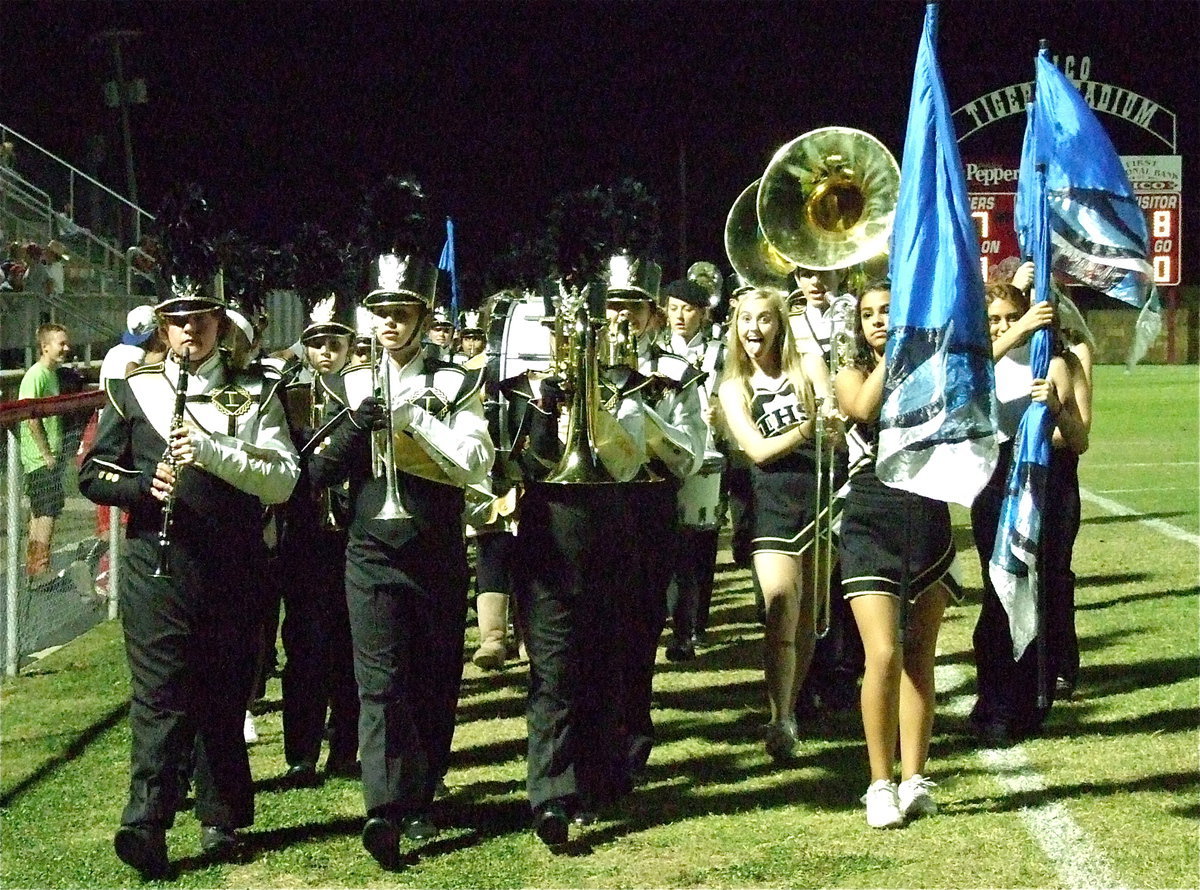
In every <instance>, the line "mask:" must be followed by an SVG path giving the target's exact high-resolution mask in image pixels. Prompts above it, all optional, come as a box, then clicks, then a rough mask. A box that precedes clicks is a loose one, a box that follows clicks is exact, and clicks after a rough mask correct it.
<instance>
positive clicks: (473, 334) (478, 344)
mask: <svg viewBox="0 0 1200 890" xmlns="http://www.w3.org/2000/svg"><path fill="white" fill-rule="evenodd" d="M485 345H486V340H484V336H483V328H482V327H480V324H479V313H478V312H476V311H474V310H468V311H467V312H464V313H463V314H462V320H461V323H460V324H459V328H458V349H459V354H458V355H456V356H455V359H456V360H457V359H458V358H459V357H460V356H461V358H462V361H464V362H465V361H468V360H469V359H473V358H475V356H477V355H480V354H482V353H483V347H484V346H485Z"/></svg>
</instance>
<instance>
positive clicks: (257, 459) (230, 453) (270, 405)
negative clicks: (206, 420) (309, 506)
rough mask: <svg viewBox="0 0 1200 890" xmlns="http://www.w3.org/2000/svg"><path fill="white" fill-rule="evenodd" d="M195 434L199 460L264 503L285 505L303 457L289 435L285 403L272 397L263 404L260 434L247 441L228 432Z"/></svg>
mask: <svg viewBox="0 0 1200 890" xmlns="http://www.w3.org/2000/svg"><path fill="white" fill-rule="evenodd" d="M198 432H199V433H200V434H199V435H193V438H192V448H193V450H194V451H195V454H196V463H197V464H198V465H199V466H200V467H202V468H203V469H205V470H207V471H208V472H209V473H212V474H213V475H214V476H216V477H217V478H218V479H222V480H224V481H225V482H228V483H229V484H230V485H232V486H233V487H234V488H237V489H239V490H241V491H244V492H246V493H247V494H252V495H255V496H256V497H258V499H259V500H261V501H262V502H263V503H264V504H282V503H283V502H284V501H286V500H287V499H288V498H289V497H290V496H291V494H292V489H293V488H295V487H296V480H297V479H299V478H300V459H299V457H297V455H296V449H295V448H294V447H293V446H292V439H291V436H290V435H288V430H287V421H286V419H285V417H284V411H283V403H282V402H280V401H279V399H278V398H277V397H274V396H273V397H271V398H270V399H268V400H267V403H266V404H265V405H262V406H260V414H259V418H258V433H257V435H256V437H255V441H253V442H245V441H243V440H241V439H238V438H236V437H234V436H227V435H225V434H224V433H216V432H213V433H204V432H203V431H198Z"/></svg>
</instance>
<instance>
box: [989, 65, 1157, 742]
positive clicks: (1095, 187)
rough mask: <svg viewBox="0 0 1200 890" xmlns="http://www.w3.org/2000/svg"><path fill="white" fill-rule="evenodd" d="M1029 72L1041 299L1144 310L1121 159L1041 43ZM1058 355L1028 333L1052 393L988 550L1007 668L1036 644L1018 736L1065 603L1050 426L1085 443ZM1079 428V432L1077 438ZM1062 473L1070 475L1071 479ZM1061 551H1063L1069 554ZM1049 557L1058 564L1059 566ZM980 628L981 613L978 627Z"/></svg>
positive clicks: (1022, 223) (1025, 202)
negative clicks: (1046, 510) (1058, 290)
mask: <svg viewBox="0 0 1200 890" xmlns="http://www.w3.org/2000/svg"><path fill="white" fill-rule="evenodd" d="M1035 67H1036V79H1035V84H1034V102H1033V103H1032V104H1031V105H1030V107H1029V116H1028V124H1027V126H1026V131H1025V143H1024V145H1023V147H1022V151H1021V171H1020V178H1019V181H1018V186H1017V204H1016V227H1017V234H1018V237H1019V239H1020V242H1021V247H1022V251H1023V252H1024V254H1025V255H1026V256H1027V257H1029V258H1030V259H1032V260H1033V263H1034V277H1035V283H1034V291H1035V294H1036V295H1037V297H1038V299H1043V298H1047V297H1051V295H1052V293H1053V292H1052V290H1051V287H1050V273H1051V270H1052V269H1053V270H1055V271H1058V272H1060V273H1063V274H1066V275H1069V276H1070V277H1072V278H1074V279H1076V280H1078V281H1080V282H1082V283H1084V284H1086V285H1088V286H1090V287H1093V288H1095V289H1097V290H1100V291H1102V292H1104V293H1106V294H1108V295H1109V296H1112V297H1116V298H1117V299H1119V300H1123V301H1125V302H1128V303H1130V304H1132V305H1134V306H1141V305H1142V303H1143V302H1144V301H1145V299H1146V294H1147V290H1148V289H1149V286H1150V279H1151V272H1152V270H1151V267H1150V264H1149V263H1148V262H1147V259H1146V257H1147V252H1148V251H1147V248H1148V234H1147V230H1146V219H1145V216H1144V215H1143V213H1142V212H1141V209H1140V208H1139V206H1138V204H1137V200H1136V196H1135V195H1134V194H1133V189H1132V188H1131V187H1130V185H1129V178H1128V177H1127V176H1126V174H1125V169H1124V166H1123V165H1122V163H1121V159H1120V157H1119V156H1118V155H1117V153H1116V151H1115V150H1114V149H1113V146H1112V142H1111V141H1110V140H1109V138H1108V135H1107V134H1106V133H1105V132H1104V128H1103V127H1101V126H1100V123H1099V121H1097V120H1096V116H1095V114H1094V113H1093V112H1092V110H1091V109H1090V108H1089V107H1088V105H1087V103H1086V102H1085V101H1084V99H1083V97H1082V96H1081V95H1080V93H1079V91H1078V90H1077V89H1075V87H1074V85H1073V84H1072V83H1071V82H1070V81H1069V80H1068V79H1067V78H1066V77H1065V76H1064V75H1063V74H1062V72H1061V71H1059V70H1058V68H1056V67H1055V65H1054V63H1053V61H1052V60H1051V58H1050V51H1049V48H1048V47H1047V46H1046V45H1045V42H1043V44H1042V47H1041V50H1040V51H1039V53H1038V56H1037V60H1036V65H1035ZM1054 353H1055V348H1054V342H1053V338H1052V337H1051V333H1050V331H1049V330H1047V329H1046V328H1045V327H1043V328H1041V329H1039V330H1037V331H1035V332H1034V334H1033V337H1032V339H1031V343H1030V359H1029V364H1030V369H1031V370H1030V373H1031V376H1032V378H1033V379H1034V380H1035V381H1036V380H1049V381H1050V388H1049V389H1048V390H1046V391H1045V393H1044V395H1045V399H1044V400H1042V399H1041V398H1040V396H1041V395H1042V393H1041V392H1040V391H1039V397H1037V398H1035V399H1034V400H1033V401H1032V402H1031V403H1030V405H1029V407H1028V408H1027V409H1026V410H1025V412H1024V414H1023V415H1022V416H1021V419H1020V425H1019V426H1018V428H1017V431H1016V435H1015V437H1014V445H1013V458H1012V463H1011V467H1010V469H1009V472H1008V477H1007V481H1006V483H1005V487H1004V500H1003V503H1002V505H1001V507H1000V515H999V527H998V530H997V533H996V538H995V547H994V548H993V550H992V553H991V558H990V560H989V561H988V564H987V565H986V566H985V570H986V574H987V576H988V580H989V581H990V582H991V584H992V585H993V586H994V588H995V591H996V595H997V598H998V600H999V602H1000V604H1001V605H1002V606H1003V607H1004V611H1005V612H1006V613H1007V618H1008V622H1007V624H1008V627H1007V631H1008V635H1009V637H1010V638H1011V663H1017V664H1018V665H1019V664H1020V662H1021V659H1022V658H1023V656H1025V654H1026V650H1027V648H1028V647H1029V645H1030V644H1031V643H1033V644H1034V651H1033V659H1032V660H1033V662H1034V666H1035V676H1034V677H1033V681H1032V683H1029V682H1026V683H1023V684H1022V689H1023V690H1026V691H1025V692H1024V693H1023V695H1022V698H1023V700H1022V701H1020V702H1017V703H1015V709H1019V711H1018V714H1017V716H1018V717H1020V718H1022V719H1023V720H1024V723H1025V725H1020V724H1018V725H1017V726H1016V728H1017V730H1018V731H1019V732H1028V731H1032V730H1034V729H1036V728H1037V727H1038V726H1039V725H1040V723H1041V720H1042V718H1043V717H1044V716H1045V713H1046V712H1047V711H1048V709H1049V707H1050V704H1051V702H1052V701H1053V694H1054V673H1055V666H1054V664H1053V663H1052V655H1051V652H1050V640H1049V636H1050V634H1049V619H1050V615H1051V613H1052V612H1054V611H1055V610H1056V609H1057V608H1058V607H1057V606H1054V605H1052V604H1051V601H1052V599H1059V598H1061V597H1062V596H1064V595H1065V592H1061V591H1059V590H1054V591H1052V590H1051V589H1050V585H1048V584H1044V582H1047V581H1049V579H1050V577H1053V576H1061V570H1059V571H1055V570H1049V571H1047V567H1048V562H1049V556H1048V553H1047V545H1048V544H1049V541H1050V538H1049V536H1048V535H1045V534H1044V532H1045V531H1046V530H1045V529H1044V525H1045V518H1044V517H1043V514H1042V509H1043V505H1044V504H1047V503H1050V501H1049V500H1047V498H1048V495H1049V492H1050V490H1051V488H1050V485H1049V481H1048V480H1049V477H1050V475H1051V473H1053V472H1054V468H1053V466H1052V464H1053V461H1052V457H1051V455H1052V451H1053V449H1052V444H1053V441H1054V438H1053V437H1054V431H1055V430H1056V429H1057V430H1058V432H1059V434H1060V436H1061V438H1062V440H1063V442H1064V445H1065V447H1067V448H1069V449H1070V450H1071V451H1074V452H1076V453H1079V452H1080V451H1081V450H1082V449H1083V448H1086V447H1087V444H1086V443H1087V435H1086V425H1087V423H1088V422H1089V421H1090V411H1089V410H1088V409H1087V406H1081V404H1080V403H1081V401H1082V399H1084V398H1086V389H1081V390H1080V391H1079V392H1080V393H1081V395H1080V396H1078V397H1074V398H1073V395H1074V390H1073V386H1072V384H1071V381H1070V378H1069V377H1068V378H1067V380H1066V381H1065V383H1064V380H1063V378H1062V376H1061V374H1059V375H1058V376H1057V379H1056V372H1055V371H1053V370H1052V368H1051V365H1052V364H1054V362H1053V356H1054ZM1080 374H1081V375H1082V369H1080ZM1083 376H1085V377H1086V375H1083ZM1039 390H1040V387H1039ZM1080 407H1084V412H1082V413H1081V412H1079V411H1078V409H1079V408H1080ZM1073 408H1074V409H1075V410H1072V409H1073ZM1064 409H1065V410H1064ZM1077 422H1082V423H1083V424H1084V429H1083V430H1082V431H1081V430H1080V429H1078V427H1077ZM1060 462H1061V461H1060ZM1070 472H1071V470H1070V469H1068V470H1067V473H1070ZM1056 537H1058V536H1056ZM1065 543H1066V542H1065V540H1062V541H1058V542H1057V543H1055V544H1053V545H1051V550H1053V549H1055V548H1060V547H1063V545H1064V544H1065ZM1069 549H1070V548H1069V547H1065V550H1066V551H1068V552H1069ZM1055 559H1056V560H1057V561H1058V563H1059V565H1060V567H1061V558H1059V557H1055ZM1068 571H1069V569H1068ZM1056 586H1057V585H1056ZM983 621H984V616H983V615H982V614H981V615H980V622H981V624H982V623H983ZM1001 640H1002V638H1001ZM991 657H993V658H995V659H997V660H996V661H995V662H994V663H995V664H1004V665H1006V666H1007V664H1008V663H1010V662H1009V653H1008V652H1004V653H1000V654H995V655H993V656H991ZM988 658H989V656H987V655H984V656H983V657H982V658H980V660H979V661H978V662H977V664H978V667H979V688H980V702H979V703H978V704H977V706H976V715H977V717H978V718H979V720H980V721H981V722H982V725H983V726H984V727H985V728H986V727H987V726H988V721H989V720H990V716H991V715H989V714H988V712H987V708H988V690H989V688H995V687H996V684H997V682H998V683H999V684H1000V686H1002V687H1004V688H1005V689H1006V691H1008V690H1010V689H1011V687H1012V684H1011V683H1009V682H1007V681H1005V679H1004V678H1003V677H1002V676H1001V677H989V676H988V671H989V669H990V668H989V665H990V664H992V663H993V662H989V661H988ZM1001 659H1003V660H1001ZM1018 670H1019V671H1020V670H1021V669H1018ZM1025 670H1027V669H1025ZM1026 676H1027V675H1026ZM1028 690H1034V691H1035V692H1036V700H1035V701H1034V702H1030V701H1029V699H1028ZM999 716H1001V717H1007V716H1009V715H1005V714H1001V715H999ZM997 728H998V729H999V730H1000V731H999V732H996V733H992V734H994V735H1007V734H1008V733H1007V732H1005V731H1004V730H1005V729H1006V727H1005V726H1004V725H1003V724H999V726H998V727H997Z"/></svg>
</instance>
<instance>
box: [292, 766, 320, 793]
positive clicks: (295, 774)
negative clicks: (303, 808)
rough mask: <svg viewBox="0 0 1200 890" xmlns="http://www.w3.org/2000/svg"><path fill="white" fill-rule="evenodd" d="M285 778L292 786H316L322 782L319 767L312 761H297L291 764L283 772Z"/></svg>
mask: <svg viewBox="0 0 1200 890" xmlns="http://www.w3.org/2000/svg"><path fill="white" fill-rule="evenodd" d="M283 780H284V782H285V783H287V784H288V785H289V786H290V787H292V788H315V787H316V786H317V785H320V784H321V777H320V776H318V775H317V768H316V767H315V766H313V765H312V764H311V763H297V764H294V765H292V766H289V767H288V769H287V772H286V773H284V774H283Z"/></svg>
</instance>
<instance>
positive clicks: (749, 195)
mask: <svg viewBox="0 0 1200 890" xmlns="http://www.w3.org/2000/svg"><path fill="white" fill-rule="evenodd" d="M760 182H762V180H760V179H756V180H754V182H752V183H750V185H748V186H746V188H745V189H744V190H743V191H742V193H741V194H740V195H739V196H738V199H737V200H736V201H734V202H733V207H732V208H731V209H730V211H729V216H728V217H727V218H726V220H725V254H726V256H728V257H729V264H730V265H731V266H733V271H734V272H736V273H737V274H738V277H740V278H741V279H742V281H744V282H746V283H747V284H751V285H753V286H754V287H764V288H772V289H774V290H779V291H783V293H785V294H786V293H787V292H788V291H790V290H791V289H792V272H793V271H794V270H795V268H796V264H795V263H793V262H792V261H791V260H789V259H788V258H787V257H785V256H783V254H781V253H780V252H779V251H778V250H776V249H775V248H774V246H773V245H772V244H771V242H770V241H768V240H767V236H766V235H764V234H763V230H762V227H761V226H760V225H759V224H758V207H757V203H758V188H759V183H760Z"/></svg>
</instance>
